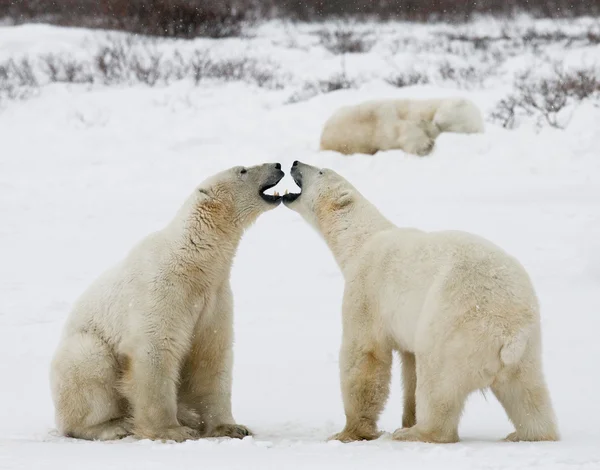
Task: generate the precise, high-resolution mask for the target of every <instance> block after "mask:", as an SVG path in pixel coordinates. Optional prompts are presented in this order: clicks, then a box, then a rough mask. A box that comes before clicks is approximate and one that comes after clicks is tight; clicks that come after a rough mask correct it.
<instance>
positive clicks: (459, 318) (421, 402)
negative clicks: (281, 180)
mask: <svg viewBox="0 0 600 470" xmlns="http://www.w3.org/2000/svg"><path fill="white" fill-rule="evenodd" d="M292 177H293V178H294V180H295V181H296V183H297V184H298V186H300V187H301V193H300V194H287V195H285V196H284V197H283V202H284V204H285V205H286V206H287V207H289V208H290V209H292V210H294V211H296V212H298V213H300V214H301V215H302V216H303V217H304V219H306V221H308V222H309V224H311V225H313V226H314V227H315V228H316V229H317V231H318V232H320V234H321V235H322V236H323V237H324V239H325V241H326V242H327V244H328V245H329V247H330V249H331V251H332V252H333V254H334V256H335V259H336V260H337V263H338V265H339V266H340V268H341V270H342V272H343V274H344V279H345V291H344V299H343V306H342V316H343V338H342V348H341V352H340V369H341V384H342V395H343V399H344V408H345V412H346V427H345V428H344V430H343V431H342V432H341V433H339V434H336V435H335V436H333V437H332V439H336V440H341V441H344V442H349V441H356V440H361V439H367V440H369V439H375V438H376V437H378V436H379V432H378V430H377V420H378V417H379V415H380V413H381V411H382V409H383V407H384V404H385V401H386V399H387V396H388V392H389V386H390V377H391V366H392V351H398V352H399V353H400V355H401V357H402V376H403V382H404V413H403V418H402V426H403V427H402V428H401V429H398V430H396V431H395V432H394V434H393V437H394V439H396V440H400V441H424V442H456V441H458V423H459V419H460V415H461V412H462V409H463V406H464V403H465V400H466V398H467V396H468V395H469V394H470V393H471V392H473V391H475V390H478V389H485V388H487V387H489V388H491V389H492V391H493V392H494V394H495V395H496V397H497V398H498V400H499V401H500V403H502V405H503V406H504V409H505V410H506V413H507V414H508V417H509V418H510V420H511V421H512V423H513V424H514V426H515V429H516V431H515V432H514V433H512V434H510V435H509V436H508V437H507V440H509V441H542V440H546V441H553V440H557V439H558V432H557V427H556V424H555V418H554V412H553V409H552V404H551V401H550V396H549V393H548V389H547V387H546V383H545V380H544V375H543V372H542V358H541V335H540V318H539V308H538V301H537V298H536V294H535V292H534V290H533V287H532V285H531V281H530V279H529V277H528V275H527V273H526V272H525V270H524V269H523V267H522V266H521V265H520V264H519V262H518V261H517V260H515V259H514V258H512V257H511V256H509V255H508V254H506V253H505V252H504V251H502V250H501V249H500V248H498V247H496V246H495V245H493V244H492V243H490V242H489V241H487V240H485V239H482V238H479V237H477V236H475V235H471V234H468V233H464V232H454V231H446V232H432V233H426V232H422V231H420V230H416V229H408V228H404V229H403V228H397V227H396V226H395V225H393V224H392V223H391V222H390V221H388V220H387V219H386V218H385V217H384V216H383V215H381V213H380V212H379V211H378V210H377V209H376V208H375V207H374V206H373V205H371V204H370V203H369V202H368V201H367V200H366V199H365V198H364V197H363V196H362V195H361V194H360V193H359V192H358V191H357V190H356V189H355V188H354V187H352V186H351V185H350V183H348V182H347V181H346V180H344V179H343V178H342V177H341V176H339V175H338V174H336V173H335V172H333V171H332V170H328V169H322V170H320V169H318V168H314V167H312V166H309V165H305V164H302V163H299V162H295V163H294V166H293V167H292Z"/></svg>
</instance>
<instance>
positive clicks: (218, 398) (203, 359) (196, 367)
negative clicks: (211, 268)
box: [180, 282, 252, 439]
mask: <svg viewBox="0 0 600 470" xmlns="http://www.w3.org/2000/svg"><path fill="white" fill-rule="evenodd" d="M215 305H216V311H214V312H205V315H203V317H204V319H200V321H199V322H198V325H197V326H196V330H195V333H194V339H193V344H192V350H191V353H190V356H189V358H188V360H187V361H186V363H185V365H184V369H183V372H182V383H181V388H180V400H181V402H182V403H185V404H186V405H187V406H189V407H190V408H192V409H194V410H196V411H197V412H198V413H199V415H200V418H201V428H200V429H201V430H202V432H203V435H204V436H205V437H232V438H237V439H243V438H244V437H246V436H250V435H252V433H251V431H250V430H249V429H248V428H247V427H245V426H242V425H240V424H236V422H235V420H234V419H233V415H232V412H231V381H232V368H233V295H232V293H231V287H230V285H229V282H227V283H225V284H224V285H223V286H222V287H221V288H220V289H219V291H218V293H217V299H216V302H215Z"/></svg>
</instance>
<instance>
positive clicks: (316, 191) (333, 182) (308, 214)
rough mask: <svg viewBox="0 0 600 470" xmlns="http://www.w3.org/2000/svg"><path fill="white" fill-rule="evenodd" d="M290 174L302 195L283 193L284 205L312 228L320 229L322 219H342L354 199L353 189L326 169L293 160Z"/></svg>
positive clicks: (340, 177) (354, 192)
mask: <svg viewBox="0 0 600 470" xmlns="http://www.w3.org/2000/svg"><path fill="white" fill-rule="evenodd" d="M291 175H292V178H294V181H295V182H296V184H297V185H298V187H300V189H301V192H300V193H288V194H285V195H284V196H283V203H284V204H285V206H286V207H288V208H289V209H292V210H293V211H296V212H298V213H299V214H300V215H301V216H302V217H303V218H304V219H305V220H306V221H307V222H308V223H310V224H311V225H313V226H314V227H317V228H319V226H320V221H324V220H325V219H330V218H332V217H333V218H336V217H343V214H344V213H345V212H346V211H347V210H348V209H350V208H351V207H352V206H353V204H354V202H355V200H356V195H357V192H356V190H355V189H354V187H353V186H352V185H351V184H350V183H349V182H348V181H346V180H345V179H344V178H343V177H342V176H340V175H338V174H337V173H336V172H335V171H333V170H330V169H328V168H317V167H314V166H311V165H307V164H306V163H301V162H299V161H295V162H294V164H293V165H292V169H291Z"/></svg>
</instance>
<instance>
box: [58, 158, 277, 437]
mask: <svg viewBox="0 0 600 470" xmlns="http://www.w3.org/2000/svg"><path fill="white" fill-rule="evenodd" d="M278 167H279V165H277V166H276V165H274V164H265V165H261V166H257V167H252V168H248V169H243V168H242V167H236V168H232V169H230V170H227V171H224V172H222V173H219V174H218V175H216V176H214V177H212V178H210V179H208V180H206V181H205V182H204V183H202V184H201V185H200V186H199V187H198V188H197V189H196V190H195V191H194V193H193V194H192V195H191V196H190V197H189V199H188V200H187V202H186V203H185V204H184V206H183V207H182V208H181V209H180V211H179V212H178V214H177V215H176V217H175V218H174V219H173V220H172V222H171V223H170V224H169V225H168V226H167V227H165V228H164V229H163V230H160V231H158V232H156V233H153V234H151V235H149V236H148V237H146V238H145V239H143V240H142V241H141V242H140V243H139V244H137V245H136V246H135V247H134V248H133V249H132V250H131V252H130V253H129V254H128V255H127V257H126V258H125V259H124V260H123V261H121V262H120V263H119V264H117V265H116V266H114V267H113V268H112V269H110V270H109V271H107V272H106V273H104V274H103V275H102V276H100V278H98V279H97V280H96V281H95V282H94V283H93V284H92V285H91V286H90V287H89V288H88V290H87V291H86V292H85V293H84V294H83V295H82V296H81V297H80V298H79V299H78V301H77V302H76V304H75V306H74V308H73V311H72V312H71V314H70V316H69V318H68V320H67V322H66V325H65V327H64V333H63V337H62V339H61V341H60V344H59V346H58V350H57V351H56V354H55V356H54V358H53V361H52V366H51V390H52V396H53V400H54V404H55V408H56V421H57V425H58V428H59V431H60V432H61V433H63V434H64V435H67V436H71V437H77V438H83V439H98V440H109V439H118V438H121V437H124V436H126V435H129V434H134V435H136V436H137V437H140V438H149V439H160V440H176V441H182V440H185V439H192V438H198V437H201V436H230V437H238V438H241V437H243V436H245V435H248V434H249V431H248V429H247V428H245V427H244V426H239V425H236V423H235V421H234V419H233V416H232V413H231V372H232V340H233V339H232V338H233V331H232V330H233V299H232V293H231V289H230V286H229V275H230V270H231V265H232V260H233V257H234V255H235V252H236V249H237V246H238V243H239V241H240V239H241V237H242V234H243V232H244V230H245V229H246V228H247V227H248V226H249V225H250V224H252V223H253V222H254V221H255V220H256V218H257V217H258V216H259V215H260V214H261V213H263V212H264V211H267V210H270V209H272V208H274V207H276V206H277V205H278V204H277V203H275V202H272V203H271V202H267V201H265V200H263V199H262V198H261V197H260V195H259V189H260V188H262V187H264V186H265V185H266V184H275V183H276V182H277V181H279V180H280V179H281V177H282V176H283V172H282V171H281V170H280V169H279V168H280V167H279V168H278Z"/></svg>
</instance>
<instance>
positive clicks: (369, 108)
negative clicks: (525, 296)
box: [321, 99, 484, 155]
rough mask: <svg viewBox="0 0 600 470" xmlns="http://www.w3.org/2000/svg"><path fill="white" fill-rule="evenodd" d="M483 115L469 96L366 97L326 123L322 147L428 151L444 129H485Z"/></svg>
mask: <svg viewBox="0 0 600 470" xmlns="http://www.w3.org/2000/svg"><path fill="white" fill-rule="evenodd" d="M483 130H484V125H483V117H482V115H481V112H480V111H479V109H478V108H477V106H475V104H473V103H472V102H471V101H469V100H466V99H435V100H387V101H367V102H366V103H362V104H359V105H356V106H346V107H343V108H340V109H339V110H338V111H336V112H335V113H334V114H333V116H331V117H330V118H329V120H328V121H327V122H326V123H325V126H324V128H323V132H322V134H321V150H334V151H336V152H340V153H343V154H346V155H350V154H353V153H364V154H370V155H372V154H374V153H376V152H378V151H380V150H391V149H401V150H404V151H405V152H408V153H412V154H416V155H427V154H429V153H430V152H431V149H432V148H433V145H434V142H435V138H436V137H437V136H438V134H440V133H441V132H459V133H465V134H470V133H478V132H483Z"/></svg>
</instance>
